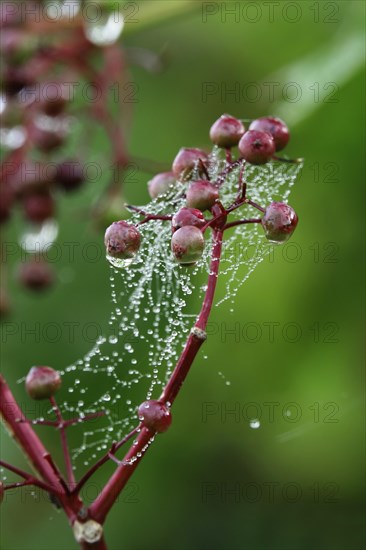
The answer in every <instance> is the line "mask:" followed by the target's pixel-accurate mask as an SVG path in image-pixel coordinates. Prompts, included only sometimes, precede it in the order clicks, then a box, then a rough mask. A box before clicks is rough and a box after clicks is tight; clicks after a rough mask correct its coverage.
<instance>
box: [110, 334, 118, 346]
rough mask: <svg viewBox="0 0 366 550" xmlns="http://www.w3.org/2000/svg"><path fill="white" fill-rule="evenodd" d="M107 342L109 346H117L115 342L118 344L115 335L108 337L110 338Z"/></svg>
mask: <svg viewBox="0 0 366 550" xmlns="http://www.w3.org/2000/svg"><path fill="white" fill-rule="evenodd" d="M108 342H109V343H110V344H117V342H118V337H117V336H115V335H112V336H110V337H109V338H108Z"/></svg>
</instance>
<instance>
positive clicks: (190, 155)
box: [172, 147, 208, 177]
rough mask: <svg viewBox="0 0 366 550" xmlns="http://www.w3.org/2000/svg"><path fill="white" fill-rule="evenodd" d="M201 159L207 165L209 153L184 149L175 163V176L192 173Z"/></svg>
mask: <svg viewBox="0 0 366 550" xmlns="http://www.w3.org/2000/svg"><path fill="white" fill-rule="evenodd" d="M199 159H201V160H202V162H204V163H207V160H208V156H207V153H205V152H204V151H202V150H201V149H195V148H189V147H182V149H180V150H179V152H178V154H177V156H176V157H175V159H174V161H173V166H172V170H173V172H174V174H175V176H177V177H179V176H181V175H182V173H183V175H186V174H187V173H188V172H191V171H192V170H193V168H194V167H195V166H196V165H197V162H198V160H199Z"/></svg>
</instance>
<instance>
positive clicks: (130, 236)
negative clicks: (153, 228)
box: [104, 220, 141, 261]
mask: <svg viewBox="0 0 366 550" xmlns="http://www.w3.org/2000/svg"><path fill="white" fill-rule="evenodd" d="M104 243H105V247H106V251H107V257H109V258H114V259H117V260H124V261H126V260H127V261H128V260H132V259H133V258H134V256H135V255H136V253H137V252H138V250H139V248H140V244H141V235H140V233H139V231H138V229H137V228H136V227H135V226H134V225H132V224H131V223H128V222H125V221H124V220H120V221H118V222H113V223H112V225H110V226H109V227H108V228H107V230H106V232H105V236H104Z"/></svg>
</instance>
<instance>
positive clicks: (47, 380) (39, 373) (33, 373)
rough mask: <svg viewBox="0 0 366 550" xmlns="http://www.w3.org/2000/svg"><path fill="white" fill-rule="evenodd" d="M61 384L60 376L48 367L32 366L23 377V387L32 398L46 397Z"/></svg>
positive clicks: (53, 392)
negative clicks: (24, 377) (25, 376)
mask: <svg viewBox="0 0 366 550" xmlns="http://www.w3.org/2000/svg"><path fill="white" fill-rule="evenodd" d="M60 386H61V376H60V375H59V373H58V372H57V371H55V370H54V369H51V368H50V367H32V368H31V370H30V371H29V373H28V374H27V378H26V379H25V389H26V390H27V393H28V395H29V396H30V397H31V398H32V399H48V398H49V397H52V396H53V395H54V394H55V393H56V392H57V390H58V389H59V388H60Z"/></svg>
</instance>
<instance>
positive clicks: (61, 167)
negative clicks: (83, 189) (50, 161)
mask: <svg viewBox="0 0 366 550" xmlns="http://www.w3.org/2000/svg"><path fill="white" fill-rule="evenodd" d="M54 179H55V183H56V185H58V186H59V187H61V188H62V189H63V190H64V191H74V190H75V189H78V188H79V187H80V186H81V185H82V184H83V183H84V173H83V167H82V165H81V163H80V162H79V161H77V160H71V159H69V160H64V161H63V162H60V164H58V165H57V166H56V170H55V176H54Z"/></svg>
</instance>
